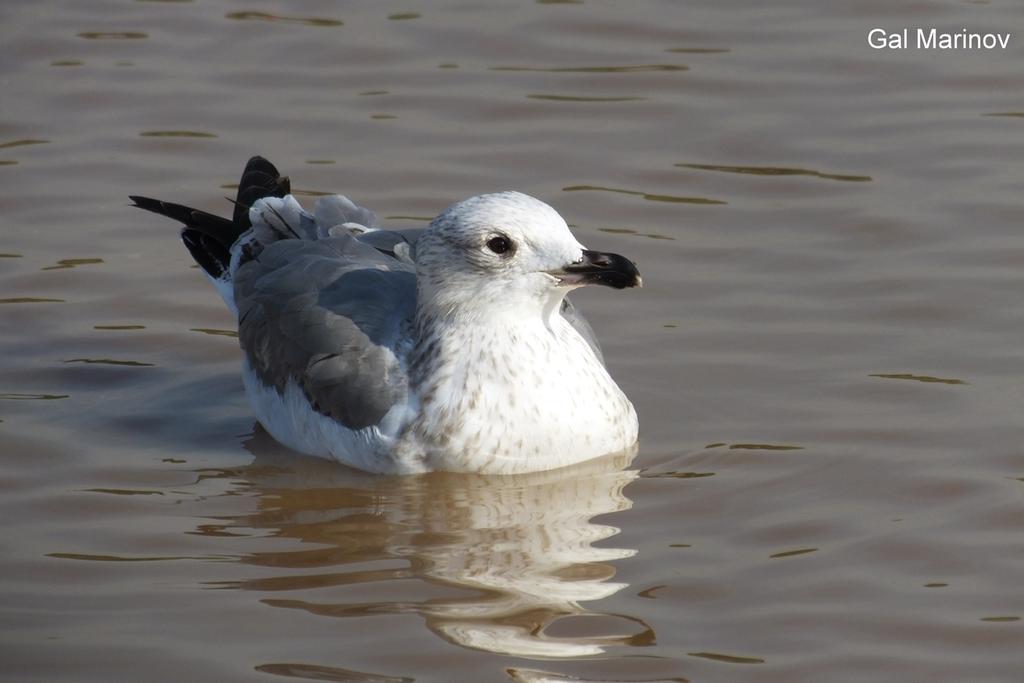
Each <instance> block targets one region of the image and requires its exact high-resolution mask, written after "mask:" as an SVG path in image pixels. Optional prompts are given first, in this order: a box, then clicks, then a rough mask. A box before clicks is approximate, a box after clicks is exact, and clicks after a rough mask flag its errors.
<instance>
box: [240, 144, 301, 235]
mask: <svg viewBox="0 0 1024 683" xmlns="http://www.w3.org/2000/svg"><path fill="white" fill-rule="evenodd" d="M290 193H291V182H290V181H289V180H288V178H287V177H285V176H282V175H281V173H280V172H279V171H278V170H277V167H276V166H274V165H273V164H272V163H270V162H269V161H267V160H266V159H264V158H263V157H261V156H254V157H252V158H251V159H249V162H248V163H247V164H246V165H245V170H244V171H242V179H241V180H240V181H238V195H237V196H236V199H235V211H234V214H233V215H232V220H233V221H234V223H235V225H237V226H239V227H241V228H242V232H244V231H246V230H248V229H249V228H250V227H251V226H252V224H251V223H250V222H249V207H251V206H252V205H253V204H255V203H256V202H257V201H258V200H260V199H263V198H264V197H284V196H285V195H286V194H290Z"/></svg>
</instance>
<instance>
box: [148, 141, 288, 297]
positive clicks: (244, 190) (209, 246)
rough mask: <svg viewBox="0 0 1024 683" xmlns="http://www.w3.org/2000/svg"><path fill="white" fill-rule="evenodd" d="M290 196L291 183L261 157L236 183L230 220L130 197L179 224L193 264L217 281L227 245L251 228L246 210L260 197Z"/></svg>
mask: <svg viewBox="0 0 1024 683" xmlns="http://www.w3.org/2000/svg"><path fill="white" fill-rule="evenodd" d="M287 194H291V181H290V180H289V179H288V178H287V177H286V176H282V175H281V174H280V173H279V172H278V170H277V168H276V167H275V166H274V165H273V164H272V163H270V162H269V161H267V160H266V159H264V158H263V157H261V156H254V157H252V158H251V159H249V161H248V163H246V165H245V170H244V171H242V179H241V180H240V181H239V183H238V195H237V198H236V199H235V200H234V205H235V208H234V212H233V215H232V218H231V220H228V219H227V218H221V217H220V216H214V215H213V214H211V213H206V212H205V211H199V210H198V209H192V208H190V207H187V206H183V205H181V204H175V203H173V202H164V201H161V200H159V199H152V198H150V197H141V196H138V195H131V196H129V199H131V200H132V202H133V205H134V206H136V207H138V208H140V209H145V210H146V211H152V212H153V213H157V214H160V215H161V216H166V217H168V218H171V219H173V220H176V221H178V222H179V223H183V224H184V225H185V228H184V229H183V230H182V231H181V239H182V241H183V242H184V243H185V247H186V248H187V249H188V250H189V253H191V254H192V258H194V259H195V260H196V263H198V264H199V266H200V267H201V268H202V269H203V270H204V271H206V272H207V273H208V274H209V275H210V276H211V277H214V278H220V277H223V276H224V274H225V273H226V272H227V270H228V266H229V264H230V263H231V246H232V245H233V244H234V243H235V242H236V241H237V240H238V238H239V237H240V236H241V235H242V233H243V232H245V231H246V230H248V229H249V228H250V227H252V224H251V223H250V222H249V208H250V207H251V206H252V205H253V204H255V203H256V202H257V201H258V200H260V199H263V198H264V197H284V196H285V195H287Z"/></svg>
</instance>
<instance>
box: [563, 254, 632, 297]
mask: <svg viewBox="0 0 1024 683" xmlns="http://www.w3.org/2000/svg"><path fill="white" fill-rule="evenodd" d="M548 274H549V275H552V276H554V277H556V278H558V280H559V284H560V285H568V286H570V287H580V286H582V285H605V286H607V287H614V288H615V289H625V288H626V287H642V286H643V280H641V279H640V271H639V270H637V268H636V264H634V263H633V262H632V261H630V260H629V259H628V258H626V257H625V256H619V255H618V254H609V253H605V252H601V251H590V250H589V249H584V250H583V258H582V259H580V260H579V261H577V262H576V263H570V264H569V265H567V266H565V267H564V268H560V269H559V270H552V271H549V272H548Z"/></svg>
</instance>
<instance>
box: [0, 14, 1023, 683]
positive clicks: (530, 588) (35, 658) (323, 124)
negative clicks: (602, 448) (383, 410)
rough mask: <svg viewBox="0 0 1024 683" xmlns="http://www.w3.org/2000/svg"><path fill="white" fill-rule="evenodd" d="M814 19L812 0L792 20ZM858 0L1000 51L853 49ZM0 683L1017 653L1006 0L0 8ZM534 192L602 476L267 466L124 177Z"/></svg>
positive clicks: (921, 660) (1011, 137) (697, 674)
mask: <svg viewBox="0 0 1024 683" xmlns="http://www.w3.org/2000/svg"><path fill="white" fill-rule="evenodd" d="M826 7H828V8H826ZM874 26H881V27H884V28H889V29H891V30H897V29H901V28H903V27H911V28H914V27H917V26H923V27H932V26H935V27H937V28H939V29H946V30H949V29H952V30H959V29H960V28H962V27H967V28H968V29H969V30H971V31H979V32H986V31H996V30H998V31H1011V32H1013V33H1014V36H1013V38H1012V39H1011V43H1010V48H1009V49H1008V50H1006V51H996V52H984V53H967V52H956V53H954V52H945V53H938V52H918V51H914V50H906V51H902V52H899V51H876V50H872V49H870V48H868V46H867V43H866V33H867V30H868V29H870V28H872V27H874ZM0 36H2V40H0V86H2V95H0V98H2V105H0V178H2V183H3V185H2V186H3V194H2V198H0V204H2V208H3V211H2V219H0V220H2V224H3V231H2V234H0V240H2V241H0V252H2V257H0V288H2V291H0V420H2V422H0V458H2V460H0V489H2V496H0V519H2V520H3V524H2V525H3V529H4V533H3V536H2V540H0V549H2V552H0V679H2V680H5V681H6V680H11V681H113V680H132V681H184V680H202V681H254V680H257V681H258V680H272V679H273V678H274V677H277V678H279V679H281V678H299V679H311V680H331V681H360V682H363V683H366V682H369V681H389V682H390V681H411V680H416V681H454V680H459V681H524V682H538V681H575V680H586V681H593V680H599V681H637V682H639V681H680V680H690V681H695V682H706V681H787V682H788V681H915V682H916V681H972V682H977V681H1000V682H1003V681H1019V680H1024V621H1022V618H1024V589H1022V587H1021V579H1022V576H1024V543H1022V536H1021V530H1022V526H1024V504H1022V503H1024V501H1022V497H1024V446H1022V443H1024V429H1022V414H1021V406H1022V399H1024V389H1022V386H1024V385H1022V382H1021V379H1022V377H1024V306H1022V303H1021V294H1022V292H1024V240H1022V237H1021V222H1022V216H1024V214H1022V211H1021V209H1022V208H1024V203H1022V199H1021V197H1022V194H1021V188H1022V183H1024V173H1022V171H1021V165H1020V161H1021V159H1022V158H1024V102H1022V100H1021V92H1024V71H1022V69H1021V63H1022V61H1021V60H1022V57H1024V7H1022V6H1021V5H1020V4H1019V3H1015V2H997V1H993V2H991V3H977V2H963V3H961V2H938V1H934V2H867V3H864V2H862V3H856V7H854V5H853V4H852V3H842V4H840V3H829V5H828V6H826V4H825V3H820V2H811V1H810V0H808V1H807V2H803V3H800V2H781V3H780V2H772V3H763V2H754V1H753V0H751V1H749V2H745V3H739V2H732V3H717V2H711V1H710V0H708V1H706V2H694V3H686V4H683V3H678V2H668V1H666V2H654V1H651V2H646V1H645V2H629V3H626V2H620V3H614V2H610V1H599V0H584V1H583V2H579V1H577V2H565V1H563V2H555V1H552V0H548V1H542V2H536V3H535V2H527V1H525V0H524V1H521V2H472V1H460V0H446V1H443V2H431V3H427V2H422V1H420V2H417V1H415V0H412V1H408V2H397V1H392V0H388V1H387V2H365V3H333V2H327V1H320V2H314V1H312V0H306V1H303V2H299V1H298V0H294V1H293V2H251V3H248V2H228V1H227V0H220V1H214V0H211V1H209V2H187V1H185V2H170V1H163V2H159V1H146V2H141V1H140V2H131V1H128V0H119V1H114V0H108V1H103V0H88V1H86V0H75V1H74V2H72V1H71V0H66V1H65V2H55V1H54V2H46V1H41V2H33V3H27V2H26V3H9V4H5V5H4V6H3V8H2V9H0ZM254 153H261V154H264V155H266V156H267V157H269V158H270V159H272V160H273V161H275V162H276V163H277V164H278V165H279V166H280V167H281V168H282V169H283V170H285V171H286V172H288V173H290V174H291V175H292V177H293V180H294V185H295V186H297V187H298V188H301V189H303V190H305V191H308V192H319V191H333V190H338V191H343V192H345V193H346V194H349V195H350V196H352V197H353V198H355V199H356V200H357V201H359V202H361V203H363V204H365V205H367V206H370V207H372V208H374V209H376V210H377V211H378V212H379V214H380V215H381V216H382V217H388V218H387V221H386V222H387V223H389V224H391V225H395V226H398V227H407V226H415V225H421V224H422V220H423V217H429V216H432V215H434V214H436V213H437V212H438V211H440V210H441V209H442V208H444V207H445V206H446V205H447V204H448V203H450V202H451V201H454V200H456V199H460V198H463V197H466V196H469V195H471V194H475V193H479V192H485V191H493V190H500V189H520V190H523V191H525V192H528V193H531V194H534V195H536V196H538V197H540V198H542V199H545V200H547V201H548V202H550V203H552V204H554V205H555V206H556V207H557V208H558V209H559V210H560V211H561V212H562V213H563V215H564V216H565V217H566V218H567V220H568V221H569V222H570V223H571V224H572V225H573V226H574V228H575V230H576V234H577V235H578V236H579V237H580V239H581V240H582V241H583V242H584V243H586V244H587V245H588V246H591V247H592V248H598V249H605V250H610V251H617V252H621V253H624V254H627V255H629V256H630V257H631V258H633V259H634V260H636V261H637V262H638V263H639V265H640V268H641V270H642V272H643V274H644V280H645V283H646V286H645V287H644V289H642V290H639V291H628V292H613V291H611V290H602V291H587V292H582V293H581V294H580V295H579V296H577V297H576V301H577V304H578V305H580V306H581V307H582V308H583V309H584V310H585V311H586V312H587V313H588V315H589V317H590V319H591V321H592V323H593V324H594V327H595V328H596V329H597V331H598V333H599V335H600V337H601V339H602V341H603V344H604V347H605V355H606V357H607V359H608V362H609V364H610V366H611V368H612V371H613V374H614V375H615V377H616V378H617V379H618V380H619V382H620V383H621V385H622V386H623V388H624V389H625V390H626V391H627V393H628V394H629V395H630V396H631V397H632V399H633V400H634V402H635V403H636V406H637V409H638V412H639V414H640V419H641V432H642V439H641V444H640V448H639V452H638V453H637V455H636V457H635V459H633V460H632V462H626V461H614V460H605V461H598V462H594V463H589V464H586V465H584V466H582V467H578V468H574V469H569V470H565V471H560V472H551V473H545V474H541V475H536V476H524V477H516V478H500V477H499V478H485V477H467V476H451V475H432V476H422V477H407V478H382V477H372V476H366V475H361V474H359V473H355V472H352V471H349V470H346V469H344V468H342V467H340V466H334V465H331V464H328V463H324V462H320V461H317V460H315V459H311V458H302V457H298V456H294V455H291V454H288V453H284V452H282V449H280V448H279V447H277V446H275V445H274V444H273V442H272V441H270V440H269V439H268V437H266V436H265V435H263V434H262V433H260V432H259V431H258V430H255V429H254V422H253V418H252V416H251V413H250V410H249V408H248V405H247V402H246V400H245V397H244V395H243V392H242V387H241V383H240V380H239V376H238V368H237V366H238V362H237V361H238V351H237V346H236V342H235V340H234V339H233V338H232V332H231V330H232V325H233V323H232V320H231V319H230V317H229V315H228V314H227V312H226V311H225V310H224V308H223V306H222V304H221V303H220V301H219V300H218V299H217V297H216V295H215V294H214V293H213V290H212V288H211V287H210V286H209V285H208V284H207V282H206V281H205V280H204V279H203V278H202V277H201V275H200V273H199V272H198V271H197V270H195V268H194V266H192V264H191V262H190V259H189V256H188V254H187V253H186V251H185V249H184V248H182V246H181V245H180V243H179V242H178V239H177V235H176V232H175V228H174V227H173V226H172V225H171V224H170V223H166V222H161V221H159V220H158V219H156V218H155V217H152V216H149V215H145V214H142V213H141V212H139V211H136V210H132V209H129V208H128V202H127V195H128V194H129V193H131V194H143V195H150V196H156V197H161V198H166V199H172V200H177V201H183V202H186V203H189V204H192V205H195V206H198V207H201V208H204V209H207V210H213V211H218V212H222V213H226V212H229V208H230V207H229V205H228V204H227V202H225V201H224V200H223V199H221V197H222V195H226V194H230V193H231V190H230V189H229V186H230V185H231V184H232V183H234V182H235V181H236V180H237V176H238V173H239V171H240V170H241V167H242V165H243V163H244V161H245V160H246V159H247V158H248V157H249V156H250V155H252V154H254Z"/></svg>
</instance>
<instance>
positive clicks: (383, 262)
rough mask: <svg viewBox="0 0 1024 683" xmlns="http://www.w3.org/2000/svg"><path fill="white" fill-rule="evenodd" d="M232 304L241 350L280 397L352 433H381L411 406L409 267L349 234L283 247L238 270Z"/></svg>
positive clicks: (412, 290) (283, 242)
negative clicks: (390, 416) (384, 422)
mask: <svg viewBox="0 0 1024 683" xmlns="http://www.w3.org/2000/svg"><path fill="white" fill-rule="evenodd" d="M257 207H259V204H257V206H256V207H254V211H256V210H257ZM253 223H254V228H256V229H257V232H258V229H259V227H260V225H259V224H258V223H257V221H255V220H254V221H253ZM234 295H235V302H236V304H237V305H238V314H239V318H238V334H239V342H240V343H241V346H242V349H243V350H244V351H245V353H246V356H247V358H248V360H249V363H250V366H251V367H252V368H253V370H254V371H255V373H256V375H257V377H259V379H260V380H261V381H263V382H264V383H265V384H267V385H268V386H272V387H274V388H275V389H277V390H278V391H280V392H283V391H284V388H285V386H286V385H287V383H288V381H289V379H291V380H293V381H295V382H296V383H297V384H298V386H299V387H300V388H301V389H302V390H303V391H304V392H305V395H306V397H307V398H308V400H309V401H310V403H311V404H312V406H313V408H314V409H315V410H317V411H318V412H320V413H323V414H324V415H327V416H329V417H332V418H333V419H335V420H337V421H338V422H340V423H341V424H343V425H344V426H346V427H348V428H350V429H362V428H365V427H370V426H373V425H376V424H378V423H380V421H381V419H382V418H383V417H384V415H385V414H386V413H387V412H388V410H390V409H391V407H392V406H394V405H395V404H396V403H399V402H401V401H403V400H404V399H405V397H406V395H407V393H408V381H407V377H406V372H405V368H404V366H403V363H402V360H401V359H402V358H403V357H404V355H405V349H403V348H402V342H401V340H403V339H406V340H407V339H408V330H409V326H410V325H411V321H412V316H413V313H414V312H415V305H416V276H415V271H414V268H413V266H412V265H411V264H410V263H407V262H404V261H402V260H400V259H398V258H395V257H393V256H391V255H389V254H387V253H383V252H382V251H380V250H378V249H377V248H374V247H373V246H370V245H368V244H365V243H363V242H362V241H360V240H359V239H357V237H356V236H355V235H353V234H341V235H338V236H336V237H326V238H323V239H312V240H310V239H280V240H278V241H275V242H272V243H270V244H264V245H261V249H259V250H258V253H256V254H255V255H254V256H252V257H251V258H250V259H249V260H247V261H245V262H244V263H241V265H239V266H238V268H237V270H236V271H235V273H234ZM406 343H407V342H406Z"/></svg>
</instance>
